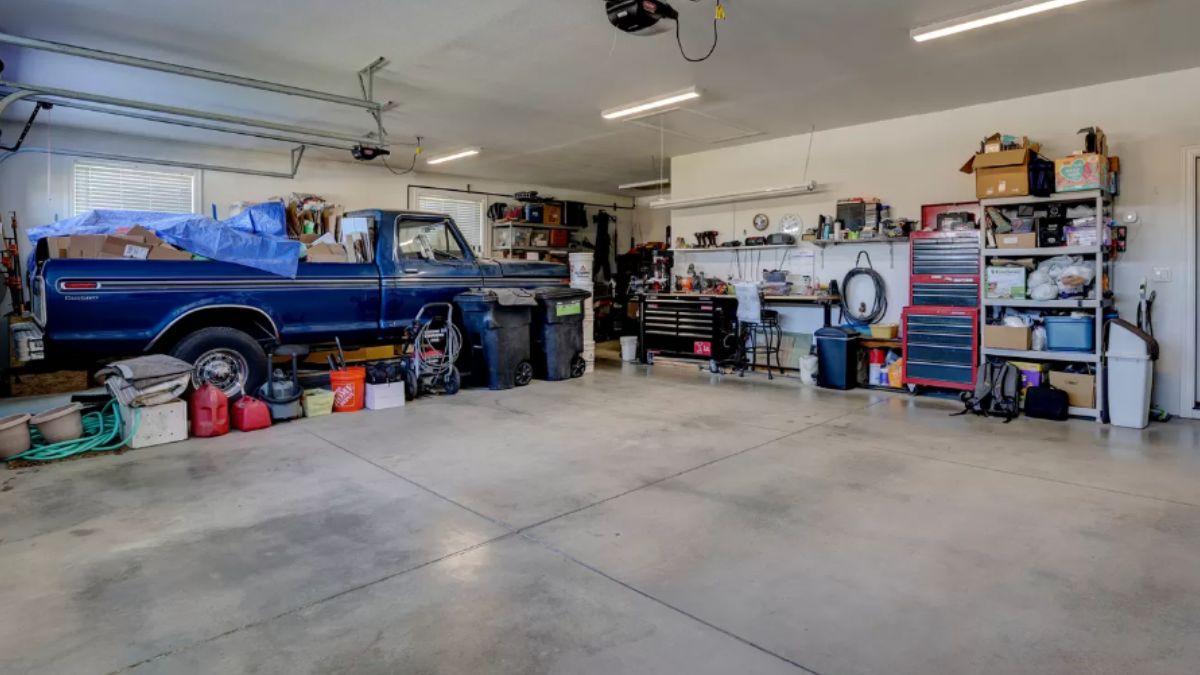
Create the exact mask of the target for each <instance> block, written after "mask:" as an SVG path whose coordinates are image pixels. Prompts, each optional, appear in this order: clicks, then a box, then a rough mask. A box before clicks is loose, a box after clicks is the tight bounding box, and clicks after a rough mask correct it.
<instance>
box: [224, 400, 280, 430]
mask: <svg viewBox="0 0 1200 675" xmlns="http://www.w3.org/2000/svg"><path fill="white" fill-rule="evenodd" d="M231 407H232V408H233V415H232V417H233V428H234V429H237V430H238V431H257V430H258V429H266V428H267V427H269V426H271V409H270V408H268V407H267V404H266V403H263V402H262V401H260V400H258V399H256V398H254V397H253V396H243V397H241V398H239V399H238V400H237V401H234V403H233V405H232V406H231Z"/></svg>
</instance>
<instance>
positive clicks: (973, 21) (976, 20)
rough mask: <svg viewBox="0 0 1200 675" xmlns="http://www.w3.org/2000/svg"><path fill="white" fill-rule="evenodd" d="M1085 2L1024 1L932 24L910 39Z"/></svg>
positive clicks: (932, 37)
mask: <svg viewBox="0 0 1200 675" xmlns="http://www.w3.org/2000/svg"><path fill="white" fill-rule="evenodd" d="M1086 1H1087V0H1025V1H1024V2H1015V3H1012V4H1009V5H1004V6H1002V7H995V8H993V9H988V10H984V11H982V12H977V13H975V14H969V15H967V16H964V17H960V18H957V19H951V20H950V21H944V22H942V23H938V24H934V25H932V26H924V27H922V28H917V29H914V30H913V31H912V33H911V35H912V39H914V40H916V41H917V42H925V41H927V40H936V39H937V38H942V37H946V36H947V35H956V34H958V33H965V32H967V31H969V30H975V29H976V28H984V27H985V26H992V25H995V24H998V23H1003V22H1005V21H1012V20H1013V19H1020V18H1022V17H1026V16H1031V15H1033V14H1041V13H1042V12H1050V11H1053V10H1056V9H1062V8H1063V7H1069V6H1071V5H1078V4H1079V3H1081V2H1086Z"/></svg>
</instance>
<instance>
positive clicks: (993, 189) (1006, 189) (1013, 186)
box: [959, 134, 1054, 199]
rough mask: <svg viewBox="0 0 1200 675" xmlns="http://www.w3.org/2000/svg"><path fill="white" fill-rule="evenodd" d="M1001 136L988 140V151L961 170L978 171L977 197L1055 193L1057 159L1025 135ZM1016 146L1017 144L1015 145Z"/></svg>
mask: <svg viewBox="0 0 1200 675" xmlns="http://www.w3.org/2000/svg"><path fill="white" fill-rule="evenodd" d="M998 136H999V135H998V134H997V135H993V136H991V137H989V138H987V139H985V140H984V142H983V144H982V149H983V150H984V151H983V152H980V153H978V154H976V155H975V156H974V157H972V158H971V159H969V160H967V163H966V164H964V165H963V166H962V168H961V169H959V170H960V171H962V172H963V173H974V174H975V196H976V197H978V198H979V199H991V198H995V197H1026V196H1029V195H1038V196H1046V195H1049V194H1051V193H1052V192H1054V162H1051V161H1050V160H1048V159H1046V158H1044V157H1042V156H1041V155H1040V154H1038V152H1039V151H1040V150H1041V146H1040V145H1039V144H1037V143H1030V142H1029V139H1028V138H1024V137H1019V138H1018V137H999V138H997V137H998ZM1014 145H1015V146H1017V147H1015V148H1013V146H1014ZM1000 148H1013V149H1000ZM989 150H995V151H989Z"/></svg>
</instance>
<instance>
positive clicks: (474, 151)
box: [427, 148, 479, 164]
mask: <svg viewBox="0 0 1200 675" xmlns="http://www.w3.org/2000/svg"><path fill="white" fill-rule="evenodd" d="M478 154H479V148H467V149H466V150H460V151H458V152H456V153H454V154H453V155H442V156H441V157H434V158H433V159H431V160H429V161H428V162H427V163H428V164H441V163H442V162H451V161H454V160H456V159H462V158H463V157H474V156H475V155H478Z"/></svg>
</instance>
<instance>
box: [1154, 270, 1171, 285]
mask: <svg viewBox="0 0 1200 675" xmlns="http://www.w3.org/2000/svg"><path fill="white" fill-rule="evenodd" d="M1170 281H1171V268H1170V267H1155V268H1154V283H1157V284H1165V283H1169V282H1170Z"/></svg>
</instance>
